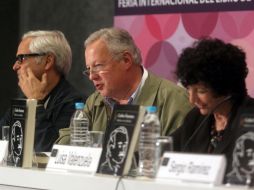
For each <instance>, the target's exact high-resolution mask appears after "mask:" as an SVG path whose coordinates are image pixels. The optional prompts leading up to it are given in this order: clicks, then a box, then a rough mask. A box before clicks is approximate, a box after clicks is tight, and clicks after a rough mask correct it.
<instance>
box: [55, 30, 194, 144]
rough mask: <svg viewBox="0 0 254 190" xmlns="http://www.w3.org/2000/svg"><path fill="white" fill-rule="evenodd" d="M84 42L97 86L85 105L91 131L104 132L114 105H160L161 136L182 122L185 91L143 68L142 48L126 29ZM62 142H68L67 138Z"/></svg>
mask: <svg viewBox="0 0 254 190" xmlns="http://www.w3.org/2000/svg"><path fill="white" fill-rule="evenodd" d="M84 45H85V59H86V67H87V69H86V70H85V71H84V73H85V74H86V75H87V76H88V77H89V79H90V80H91V81H92V82H93V84H94V86H95V88H96V91H95V92H94V93H93V94H92V95H91V96H89V97H88V99H87V102H86V107H85V112H86V114H87V117H88V119H89V121H90V130H96V131H105V129H106V126H107V125H108V122H109V119H110V117H111V113H112V109H113V107H114V105H115V104H138V105H143V106H151V105H154V106H157V107H158V116H159V119H160V122H161V127H162V128H161V135H168V134H170V133H171V132H172V131H174V130H175V129H176V128H177V127H178V126H180V125H181V123H182V120H183V118H184V117H185V114H186V113H187V112H188V111H189V110H190V108H191V106H190V104H189V103H188V98H187V94H186V91H185V90H184V89H183V88H181V87H179V86H177V85H175V84H173V83H172V82H170V81H168V80H165V79H162V78H160V77H158V76H155V75H153V74H152V73H150V72H148V71H147V70H146V69H145V68H144V66H143V65H142V58H141V53H140V50H139V49H138V47H137V46H136V44H135V43H134V41H133V39H132V37H131V36H130V34H129V33H128V32H127V31H125V30H122V29H116V28H105V29H101V30H99V31H96V32H95V33H93V34H91V35H90V36H89V37H88V39H87V40H86V41H85V44H84ZM67 133H68V132H67V130H66V133H65V135H67ZM59 143H62V144H65V143H66V144H68V137H67V136H65V137H64V138H62V139H60V142H59Z"/></svg>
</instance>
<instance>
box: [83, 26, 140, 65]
mask: <svg viewBox="0 0 254 190" xmlns="http://www.w3.org/2000/svg"><path fill="white" fill-rule="evenodd" d="M97 40H103V41H104V42H105V43H106V45H107V47H108V50H109V52H110V53H111V54H112V55H113V56H114V57H115V56H116V57H118V55H119V54H120V53H123V52H124V51H128V52H129V53H130V54H131V55H132V57H133V61H134V63H135V64H141V62H142V58H141V53H140V50H139V48H138V47H137V46H136V44H135V42H134V40H133V38H132V37H131V35H130V34H129V33H128V32H127V31H126V30H123V29H119V28H103V29H100V30H98V31H96V32H94V33H92V34H91V35H90V36H89V37H88V38H87V39H86V41H85V42H84V46H85V48H86V47H87V46H88V45H90V44H92V43H93V42H95V41H97Z"/></svg>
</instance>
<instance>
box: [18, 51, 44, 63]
mask: <svg viewBox="0 0 254 190" xmlns="http://www.w3.org/2000/svg"><path fill="white" fill-rule="evenodd" d="M44 55H47V53H27V54H18V55H17V56H16V62H18V64H22V63H23V61H24V60H25V59H26V58H27V57H37V56H44Z"/></svg>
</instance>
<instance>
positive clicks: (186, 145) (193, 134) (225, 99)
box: [182, 95, 232, 151]
mask: <svg viewBox="0 0 254 190" xmlns="http://www.w3.org/2000/svg"><path fill="white" fill-rule="evenodd" d="M231 98H232V96H231V95H229V96H227V97H225V98H224V99H222V100H221V101H220V102H219V103H218V104H216V105H215V106H214V107H213V109H212V110H211V111H210V113H209V114H207V115H206V116H205V118H204V119H203V120H202V121H201V122H200V124H199V125H198V127H197V128H196V129H195V131H194V132H193V133H192V135H191V136H190V137H189V138H188V140H187V141H186V143H185V144H184V147H183V149H182V150H183V151H185V150H186V148H187V147H188V146H189V144H190V142H191V141H192V139H193V138H194V136H195V135H196V134H197V133H198V131H199V129H200V128H201V127H202V126H203V125H204V123H205V122H206V121H207V119H208V118H209V117H210V115H211V114H212V113H213V112H214V111H215V110H216V109H217V108H218V107H219V106H220V105H221V104H223V103H225V102H226V101H228V100H230V99H231Z"/></svg>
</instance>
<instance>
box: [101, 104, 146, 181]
mask: <svg viewBox="0 0 254 190" xmlns="http://www.w3.org/2000/svg"><path fill="white" fill-rule="evenodd" d="M144 114H145V108H144V107H142V106H138V105H116V106H115V107H114V110H113V113H112V117H111V120H110V123H109V125H108V127H107V129H106V131H105V136H104V143H103V149H102V154H101V157H100V161H99V165H98V169H97V173H100V174H109V175H117V176H121V175H126V174H128V172H129V169H130V167H131V164H132V158H133V156H134V151H135V148H136V145H137V142H138V139H139V132H140V128H141V123H142V121H143V118H144Z"/></svg>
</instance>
